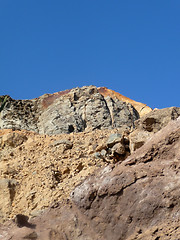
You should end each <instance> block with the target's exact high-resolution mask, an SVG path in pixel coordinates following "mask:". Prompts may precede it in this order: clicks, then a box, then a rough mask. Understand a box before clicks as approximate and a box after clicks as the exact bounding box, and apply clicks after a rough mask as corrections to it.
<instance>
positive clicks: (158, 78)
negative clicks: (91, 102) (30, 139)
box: [0, 0, 180, 108]
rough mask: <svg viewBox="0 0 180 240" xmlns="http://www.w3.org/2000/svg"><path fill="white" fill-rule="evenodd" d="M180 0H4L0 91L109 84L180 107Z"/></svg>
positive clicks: (32, 93)
mask: <svg viewBox="0 0 180 240" xmlns="http://www.w3.org/2000/svg"><path fill="white" fill-rule="evenodd" d="M179 13H180V1H179V0H173V1H170V0H151V1H150V0H136V1H134V0H112V1H110V0H68V1H67V0H63V1H62V0H51V1H50V0H0V79H1V86H0V95H4V94H8V95H10V96H11V97H12V98H15V99H31V98H35V97H38V96H40V95H43V94H45V93H53V92H57V91H61V90H65V89H70V88H73V87H77V86H79V87H81V86H84V85H96V86H105V87H108V88H110V89H113V90H115V91H117V92H119V93H121V94H123V95H125V96H127V97H130V98H131V99H134V100H136V101H140V102H143V103H146V104H147V105H149V106H150V107H152V108H154V107H157V108H164V107H170V106H178V107H180V94H179V92H180V14H179Z"/></svg>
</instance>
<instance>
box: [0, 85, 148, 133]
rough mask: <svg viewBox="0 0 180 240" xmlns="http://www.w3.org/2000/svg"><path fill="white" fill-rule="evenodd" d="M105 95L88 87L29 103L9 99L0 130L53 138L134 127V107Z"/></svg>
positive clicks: (137, 114)
mask: <svg viewBox="0 0 180 240" xmlns="http://www.w3.org/2000/svg"><path fill="white" fill-rule="evenodd" d="M109 91H110V90H109ZM104 93H105V91H103V94H102V88H99V89H97V88H96V87H94V86H89V87H82V88H74V89H71V90H66V91H63V92H58V93H56V94H46V95H43V96H41V97H39V98H37V99H32V100H14V99H12V98H10V97H8V98H7V100H6V104H5V106H4V108H3V109H2V111H1V115H0V129H5V128H6V129H16V130H20V129H24V130H28V131H35V132H37V133H41V134H49V135H53V134H60V133H71V132H82V131H85V130H86V131H90V130H94V129H105V128H117V127H122V126H124V127H125V128H129V129H130V128H132V127H134V121H135V120H137V119H138V118H139V113H138V111H137V110H136V109H135V108H134V107H133V105H131V103H129V102H127V101H123V99H122V100H121V99H119V98H117V97H116V95H115V94H114V95H112V94H110V93H109V95H108V93H106V94H104ZM133 103H134V102H133ZM142 105H143V104H142ZM149 109H150V108H149Z"/></svg>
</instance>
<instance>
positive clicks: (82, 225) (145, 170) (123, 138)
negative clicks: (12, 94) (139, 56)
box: [0, 86, 180, 240]
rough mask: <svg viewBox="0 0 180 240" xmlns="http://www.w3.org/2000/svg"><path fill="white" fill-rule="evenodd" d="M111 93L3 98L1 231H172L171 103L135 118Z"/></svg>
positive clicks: (66, 234)
mask: <svg viewBox="0 0 180 240" xmlns="http://www.w3.org/2000/svg"><path fill="white" fill-rule="evenodd" d="M100 91H101V93H100ZM107 93H108V94H109V95H108V96H107ZM105 94H106V95H105ZM111 94H114V93H113V92H111V90H110V91H109V90H107V89H103V93H102V89H101V90H99V89H97V88H96V87H94V86H90V87H84V88H76V89H72V90H67V91H64V92H58V93H56V94H52V95H43V96H42V97H40V98H38V99H34V100H22V101H16V100H12V99H11V98H9V99H7V102H6V105H5V108H3V110H2V111H1V124H2V125H1V126H4V127H5V126H8V128H9V129H1V130H0V176H1V177H0V223H1V224H0V239H2V240H9V239H12V240H20V239H40V240H44V239H49V240H56V239H57V240H58V239H66V240H67V239H68V240H73V239H74V240H77V239H80V240H84V239H88V240H94V239H98V240H99V239H100V240H101V239H102V240H104V239H107V240H109V239H110V240H116V239H122V240H123V239H127V240H133V239H139V240H140V239H141V240H146V239H148V240H154V239H160V240H169V239H171V240H177V239H178V238H179V236H180V228H179V224H180V217H179V197H180V192H179V189H180V186H179V184H180V182H179V169H180V166H179V160H180V152H179V149H180V118H179V116H180V108H176V107H172V108H167V109H161V110H153V111H152V110H150V111H149V113H147V114H145V115H143V116H142V117H141V118H139V113H138V112H137V110H135V108H134V107H133V106H132V105H130V104H127V103H124V102H122V101H120V100H119V99H118V98H117V97H112V95H111ZM94 104H95V105H94ZM94 106H96V108H95V107H94ZM10 110H12V112H14V115H13V114H11V111H10ZM147 111H148V108H147ZM70 116H71V117H70ZM27 118H29V119H27ZM53 119H54V122H53V121H52V120H53ZM63 121H64V126H63V125H62V122H63ZM12 123H13V124H14V125H13V127H12ZM53 123H54V124H53ZM3 124H4V125H3ZM6 124H7V125H6ZM83 124H84V125H83ZM70 125H71V127H70V128H69V126H70ZM83 126H84V127H83ZM4 127H2V128H4ZM55 127H56V128H55ZM80 127H81V128H80ZM17 129H19V130H17ZM22 129H26V130H22ZM39 132H41V134H39ZM62 132H63V133H62ZM44 133H46V134H44ZM55 133H58V134H55Z"/></svg>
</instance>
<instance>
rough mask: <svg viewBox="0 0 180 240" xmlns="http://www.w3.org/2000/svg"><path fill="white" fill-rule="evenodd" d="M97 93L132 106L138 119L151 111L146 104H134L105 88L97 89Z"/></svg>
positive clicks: (132, 101) (130, 100) (134, 102)
mask: <svg viewBox="0 0 180 240" xmlns="http://www.w3.org/2000/svg"><path fill="white" fill-rule="evenodd" d="M98 91H99V93H101V94H102V95H103V96H104V97H107V96H109V97H111V98H113V99H114V98H117V99H119V100H120V101H123V102H126V103H130V104H131V105H133V107H134V108H135V109H136V110H137V111H138V113H139V115H140V117H142V116H144V115H145V114H147V113H149V112H151V111H152V109H151V108H150V107H148V106H147V105H146V104H144V103H140V102H136V101H134V100H132V99H130V98H128V97H125V96H123V95H122V94H120V93H118V92H115V91H113V90H110V89H108V88H106V87H99V88H98Z"/></svg>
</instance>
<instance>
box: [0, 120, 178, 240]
mask: <svg viewBox="0 0 180 240" xmlns="http://www.w3.org/2000/svg"><path fill="white" fill-rule="evenodd" d="M99 131H100V130H99ZM179 169H180V118H178V120H174V121H171V122H170V123H169V124H168V125H167V126H166V127H164V128H163V129H162V130H160V131H159V132H157V133H156V134H155V135H154V136H153V137H152V138H151V139H150V140H149V141H147V142H146V144H144V145H143V146H142V147H141V148H139V149H138V150H137V151H136V152H135V153H134V154H132V155H131V156H129V157H128V158H127V159H126V160H125V161H123V162H122V163H118V164H115V165H114V164H110V165H107V166H106V167H105V168H101V169H100V170H98V171H97V172H94V174H93V175H91V176H90V177H88V178H86V179H85V180H83V181H82V182H81V183H80V184H79V185H77V186H76V187H75V189H74V190H73V191H72V192H71V198H70V199H69V200H68V201H67V202H66V203H65V202H63V203H62V202H59V204H57V203H56V204H54V205H52V206H51V208H49V210H48V211H46V212H44V213H43V214H42V215H40V216H38V217H35V218H33V219H31V220H30V221H28V223H29V227H22V228H20V227H18V226H17V224H16V223H13V222H9V223H7V224H5V225H3V226H1V228H0V229H1V238H0V239H3V240H7V239H12V240H17V239H18V240H19V239H23V238H24V237H25V236H35V237H37V239H40V240H43V239H62V240H63V239H64V240H65V239H66V240H67V239H69V240H70V239H71V240H73V239H74V240H75V239H80V240H84V239H88V240H94V239H98V240H104V239H106V240H117V239H119V240H124V239H127V240H134V239H138V240H140V239H141V240H147V239H148V240H149V239H150V240H155V239H156V240H157V239H159V240H170V239H171V240H177V239H179V236H180V227H179V226H180V214H179V207H180V202H179V197H180V190H179V189H180V180H179V179H180V172H179Z"/></svg>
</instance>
